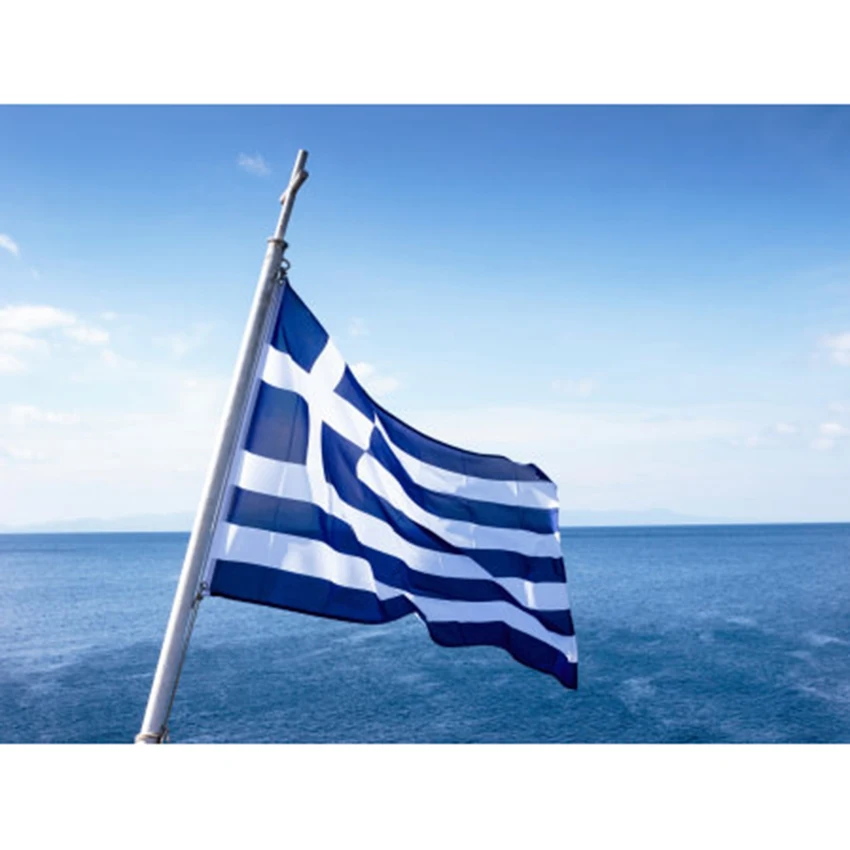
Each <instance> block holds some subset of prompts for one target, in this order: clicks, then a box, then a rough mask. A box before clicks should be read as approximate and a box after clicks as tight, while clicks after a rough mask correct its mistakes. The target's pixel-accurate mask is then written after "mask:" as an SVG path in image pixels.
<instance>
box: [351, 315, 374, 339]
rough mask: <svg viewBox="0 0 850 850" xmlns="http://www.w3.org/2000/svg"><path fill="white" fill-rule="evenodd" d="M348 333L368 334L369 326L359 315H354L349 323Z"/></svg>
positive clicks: (354, 334)
mask: <svg viewBox="0 0 850 850" xmlns="http://www.w3.org/2000/svg"><path fill="white" fill-rule="evenodd" d="M348 335H349V336H368V335H369V328H367V327H366V322H365V321H364V320H363V319H361V318H359V317H358V316H354V318H352V320H351V321H350V322H349V323H348Z"/></svg>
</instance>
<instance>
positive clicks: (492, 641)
mask: <svg viewBox="0 0 850 850" xmlns="http://www.w3.org/2000/svg"><path fill="white" fill-rule="evenodd" d="M425 625H426V626H427V627H428V632H429V633H430V635H431V639H432V640H433V641H434V642H435V643H438V644H440V645H441V646H482V645H486V646H499V647H501V648H502V649H506V650H507V651H508V652H509V653H510V654H511V655H512V656H513V657H514V658H515V659H516V660H517V661H519V662H520V663H521V664H525V665H526V667H532V668H534V669H535V670H539V671H540V672H541V673H548V674H549V675H550V676H554V677H555V678H556V679H557V680H558V681H559V682H560V683H561V684H562V685H563V686H564V687H566V688H570V689H571V690H576V689H577V688H578V665H576V664H575V663H573V662H572V661H569V660H568V659H567V657H566V656H565V655H564V654H563V653H561V652H558V650H557V649H555V648H554V647H553V646H549V644H547V643H543V641H540V640H537V638H534V637H532V636H531V635H527V634H526V633H525V632H520V631H518V630H517V629H512V628H511V627H510V626H509V625H507V623H502V622H495V623H443V622H439V623H430V622H428V621H427V620H426V621H425Z"/></svg>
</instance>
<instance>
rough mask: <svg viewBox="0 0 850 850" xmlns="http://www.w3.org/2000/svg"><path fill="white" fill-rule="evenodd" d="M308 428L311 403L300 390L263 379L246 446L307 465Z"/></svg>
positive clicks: (268, 455) (273, 457)
mask: <svg viewBox="0 0 850 850" xmlns="http://www.w3.org/2000/svg"><path fill="white" fill-rule="evenodd" d="M308 431H309V413H308V410H307V402H306V401H305V400H304V399H303V398H302V397H301V396H300V395H298V393H294V392H292V391H291V390H282V389H278V387H273V386H271V385H270V384H267V383H265V382H264V381H260V388H259V391H258V393H257V401H256V403H255V404H254V412H253V414H252V415H251V423H250V425H249V427H248V435H247V437H246V438H245V448H246V449H248V451H250V452H253V453H254V454H257V455H262V456H263V457H268V458H272V459H273V460H284V461H288V462H289V463H302V464H303V463H304V462H305V461H306V460H307V434H308Z"/></svg>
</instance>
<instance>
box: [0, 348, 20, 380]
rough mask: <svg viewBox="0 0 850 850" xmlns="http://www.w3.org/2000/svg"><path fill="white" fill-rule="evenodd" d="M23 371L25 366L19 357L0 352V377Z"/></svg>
mask: <svg viewBox="0 0 850 850" xmlns="http://www.w3.org/2000/svg"><path fill="white" fill-rule="evenodd" d="M25 369H26V365H25V364H24V361H23V360H21V358H20V357H16V356H15V355H14V354H4V353H3V352H2V351H0V375H11V374H12V373H14V372H23V371H24V370H25Z"/></svg>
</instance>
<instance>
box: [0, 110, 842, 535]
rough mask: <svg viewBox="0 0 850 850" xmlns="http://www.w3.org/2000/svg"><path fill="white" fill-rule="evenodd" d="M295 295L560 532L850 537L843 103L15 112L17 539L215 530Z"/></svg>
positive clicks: (387, 390) (8, 285) (0, 267)
mask: <svg viewBox="0 0 850 850" xmlns="http://www.w3.org/2000/svg"><path fill="white" fill-rule="evenodd" d="M299 147H304V148H306V149H308V150H309V152H310V162H309V164H308V169H309V170H310V172H311V177H310V179H309V181H308V182H307V184H306V186H305V188H304V189H303V190H302V192H301V193H300V195H299V198H298V202H297V204H296V207H295V212H294V215H293V219H292V223H291V225H290V230H289V233H288V241H289V243H290V246H291V247H290V249H289V252H288V256H289V259H290V261H291V262H292V273H291V279H292V282H293V284H294V286H295V287H296V288H297V289H298V291H299V293H300V294H301V295H302V297H304V299H305V300H306V301H307V302H308V304H310V305H311V307H312V308H313V310H314V312H315V313H316V314H317V315H318V317H319V318H320V320H321V321H322V322H323V323H324V324H325V326H326V327H327V328H328V330H329V331H330V332H331V334H332V335H333V336H334V338H335V339H336V341H337V344H338V346H339V347H340V349H341V350H342V352H343V354H344V355H345V356H346V357H347V359H348V360H349V362H351V363H356V364H359V365H358V369H359V371H360V373H361V375H363V380H364V382H365V383H366V385H367V386H369V387H370V388H371V389H372V390H373V392H375V394H376V395H378V396H379V397H380V399H381V401H382V402H383V403H384V404H386V405H387V406H388V407H390V408H392V409H393V410H394V411H395V412H397V413H398V414H399V415H401V416H403V417H405V418H407V419H408V420H409V421H410V422H411V424H413V425H415V426H417V427H419V428H421V429H423V430H426V431H428V432H430V433H432V434H434V435H435V436H438V437H441V438H443V439H446V440H449V441H452V442H456V443H459V444H460V445H462V446H464V447H466V448H471V449H475V450H479V451H487V452H499V453H504V454H508V455H510V456H512V457H514V458H515V459H517V460H531V461H534V462H536V463H538V464H539V465H540V466H541V467H543V468H544V469H545V470H546V471H547V472H548V473H549V474H550V476H551V477H553V478H554V479H555V480H556V481H557V482H558V484H559V488H560V494H561V502H562V505H563V507H564V508H566V509H572V510H646V509H651V508H668V509H672V510H676V511H679V512H682V513H688V514H696V515H702V516H716V517H728V518H741V519H752V520H764V521H798V520H799V521H818V520H850V496H849V495H848V494H850V487H848V484H850V480H848V479H850V475H849V474H848V473H850V381H848V379H850V156H848V154H850V110H848V109H847V108H819V107H801V108H791V107H770V108H751V107H728V108H708V107H540V108H537V107H527V106H526V107H445V108H441V107H257V108H253V107H168V108H154V107H126V108H123V107H90V108H89V107H29V108H28V107H3V108H0V234H2V236H0V481H2V486H0V525H15V524H23V523H31V522H40V521H48V520H56V519H70V518H74V517H82V516H86V517H88V516H101V517H117V516H121V515H128V514H137V513H168V512H172V511H184V510H192V509H194V507H195V504H196V502H197V498H198V495H199V491H200V487H201V483H202V479H203V474H204V471H205V468H206V464H207V462H208V459H209V455H210V452H211V449H212V443H213V439H214V435H215V431H216V428H217V425H218V419H219V415H220V411H221V406H222V403H223V399H224V395H225V392H226V388H227V385H228V382H229V379H230V373H231V370H232V367H233V363H234V360H235V356H236V351H237V348H238V344H239V340H240V338H241V333H242V330H243V326H244V321H245V318H246V316H247V311H248V307H249V304H250V300H251V297H252V294H253V289H254V285H255V282H256V276H257V273H258V271H259V266H260V263H261V260H262V255H263V251H264V248H265V241H264V240H265V238H266V237H267V236H268V235H269V234H270V233H271V231H272V229H273V227H274V223H275V220H276V215H277V210H278V197H279V194H280V191H281V189H282V188H283V186H284V185H285V183H286V180H287V177H288V174H289V170H290V168H291V164H292V160H293V158H294V154H295V151H296V150H297V149H298V148H299Z"/></svg>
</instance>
